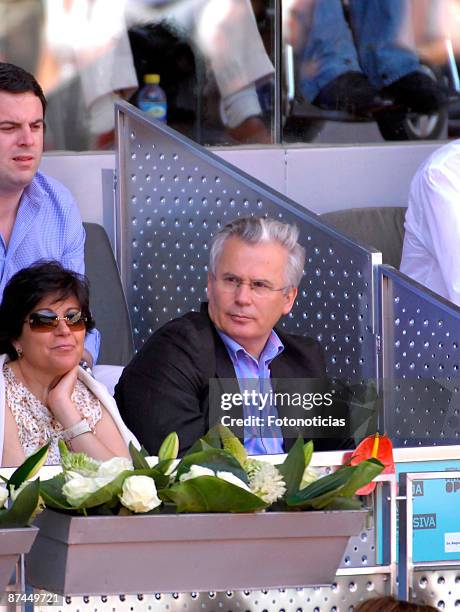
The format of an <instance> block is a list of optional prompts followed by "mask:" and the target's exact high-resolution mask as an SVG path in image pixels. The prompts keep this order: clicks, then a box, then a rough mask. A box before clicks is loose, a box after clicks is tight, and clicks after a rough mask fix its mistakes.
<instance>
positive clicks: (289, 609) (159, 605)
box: [36, 560, 389, 612]
mask: <svg viewBox="0 0 460 612" xmlns="http://www.w3.org/2000/svg"><path fill="white" fill-rule="evenodd" d="M311 561H312V562H313V561H314V560H311ZM388 593H389V583H388V579H387V576H384V575H381V574H375V575H373V576H341V577H340V578H337V580H336V582H335V583H334V584H333V585H331V586H328V587H324V586H323V587H316V588H310V589H280V590H275V589H272V590H264V591H238V592H233V591H228V592H227V593H175V594H169V593H166V594H165V593H163V594H160V593H157V594H156V595H139V596H135V595H126V596H121V597H118V596H117V597H100V596H99V597H98V596H94V597H87V598H83V597H72V598H68V600H67V601H66V602H65V603H64V605H62V606H59V607H56V608H53V610H55V611H56V612H59V611H60V610H62V612H76V611H77V610H79V611H80V612H125V611H126V612H130V611H135V612H138V611H139V612H140V611H152V612H353V608H354V605H356V604H357V603H358V602H360V601H364V600H365V599H369V598H371V597H377V596H378V595H387V594H388ZM36 609H37V610H40V608H36ZM46 610H49V608H46ZM43 612H45V608H43Z"/></svg>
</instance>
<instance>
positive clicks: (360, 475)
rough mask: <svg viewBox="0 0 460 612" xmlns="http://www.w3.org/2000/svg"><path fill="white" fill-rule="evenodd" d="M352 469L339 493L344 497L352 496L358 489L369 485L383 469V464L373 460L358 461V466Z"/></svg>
mask: <svg viewBox="0 0 460 612" xmlns="http://www.w3.org/2000/svg"><path fill="white" fill-rule="evenodd" d="M354 467H355V468H356V469H355V470H354V472H353V473H352V475H351V477H350V479H349V481H348V482H347V483H346V485H345V486H344V488H343V490H342V492H341V495H343V496H345V497H348V496H349V497H351V496H352V495H354V494H355V493H356V491H357V490H358V489H360V488H361V487H364V485H367V484H369V483H370V482H371V480H374V478H375V477H376V476H378V475H379V474H380V472H382V471H383V470H384V469H385V466H384V465H383V463H381V462H380V461H379V460H378V459H373V458H371V459H367V460H366V461H360V462H359V463H358V465H356V466H354Z"/></svg>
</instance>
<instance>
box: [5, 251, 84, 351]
mask: <svg viewBox="0 0 460 612" xmlns="http://www.w3.org/2000/svg"><path fill="white" fill-rule="evenodd" d="M49 295H56V301H60V300H65V299H66V298H68V297H70V296H73V297H75V298H76V300H77V301H78V303H79V305H80V310H81V312H82V315H83V316H84V317H86V318H87V321H86V331H89V330H91V329H93V328H94V325H95V324H94V319H93V317H92V315H91V312H90V309H89V284H88V280H87V278H86V277H85V276H82V275H81V274H77V273H76V272H74V271H73V270H67V269H66V268H64V267H63V266H62V265H61V264H60V263H59V262H58V261H46V262H43V261H39V262H37V263H35V264H33V265H32V266H30V267H29V268H24V269H22V270H20V271H19V272H17V273H16V274H15V275H14V276H12V277H11V278H10V280H9V281H8V284H7V285H6V287H5V291H4V292H3V300H2V303H1V304H0V353H7V354H8V356H9V357H10V359H11V360H15V359H17V358H18V354H17V352H16V349H15V348H14V346H13V342H12V341H13V340H17V338H19V336H20V335H21V333H22V327H23V325H24V321H25V320H26V318H27V315H28V314H30V313H31V312H32V311H33V310H34V308H35V307H36V306H37V304H38V303H39V302H40V300H42V299H43V298H45V297H47V296H49Z"/></svg>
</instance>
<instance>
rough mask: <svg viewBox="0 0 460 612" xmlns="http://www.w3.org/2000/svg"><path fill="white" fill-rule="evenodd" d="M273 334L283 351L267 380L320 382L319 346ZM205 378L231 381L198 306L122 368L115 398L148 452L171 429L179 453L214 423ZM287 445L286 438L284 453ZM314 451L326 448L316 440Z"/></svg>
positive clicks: (161, 331) (221, 352) (223, 354)
mask: <svg viewBox="0 0 460 612" xmlns="http://www.w3.org/2000/svg"><path fill="white" fill-rule="evenodd" d="M276 332H277V334H278V335H279V337H280V339H281V341H282V342H283V344H284V351H283V352H282V353H281V354H280V355H279V356H277V357H276V358H275V359H274V360H273V361H272V362H271V364H270V371H271V376H272V378H274V379H275V378H279V379H283V378H303V379H305V378H316V379H321V378H322V379H324V378H325V376H326V369H325V363H324V357H323V352H322V349H321V346H320V345H319V344H318V342H316V341H315V340H313V339H311V338H306V337H304V336H296V335H292V334H284V333H283V332H280V331H279V330H276ZM210 378H218V379H222V378H227V379H229V378H234V379H235V380H236V378H235V370H234V368H233V364H232V362H231V359H230V356H229V354H228V352H227V349H226V347H225V345H224V343H223V342H222V340H221V338H220V336H219V334H218V333H217V331H216V329H215V327H214V325H213V323H212V321H211V320H210V318H209V316H208V312H207V305H206V304H203V306H202V309H201V312H189V313H187V314H186V315H184V316H182V317H180V318H178V319H174V320H173V321H170V322H169V323H166V325H164V326H163V327H161V328H160V329H159V330H157V331H156V332H155V333H154V334H153V335H152V336H151V337H150V338H149V340H148V341H147V342H146V343H145V345H144V346H143V347H142V349H141V350H140V351H139V352H138V353H137V355H136V356H135V357H134V358H133V359H132V361H131V362H130V363H129V364H128V365H127V366H126V368H125V369H124V371H123V374H122V376H121V378H120V381H119V383H118V384H117V386H116V388H115V399H116V401H117V404H118V407H119V409H120V413H121V416H122V417H123V420H124V421H125V423H126V425H127V426H128V427H129V429H131V431H132V432H133V433H134V434H135V435H136V437H137V438H138V440H139V441H140V442H141V444H143V445H144V446H145V448H146V449H147V450H148V451H149V452H150V453H152V454H157V453H158V449H159V446H160V444H161V442H162V441H163V439H164V438H165V437H166V436H167V435H168V434H169V433H170V432H172V431H176V432H177V433H178V435H179V440H180V450H181V452H184V451H185V450H187V449H188V448H190V446H192V444H193V443H194V442H195V441H196V440H198V439H199V438H200V437H202V436H203V435H204V434H205V433H206V432H207V430H208V429H209V427H210V426H212V425H214V422H212V420H211V422H210V413H209V379H210ZM235 390H236V391H237V392H238V387H236V389H235ZM290 442H291V444H292V442H293V440H291V441H290ZM289 446H290V444H289V442H288V441H287V440H285V449H286V448H288V447H289ZM332 447H333V448H334V445H332ZM315 448H316V449H317V450H320V448H321V449H322V450H326V449H327V448H331V446H330V445H329V446H327V444H326V445H325V444H324V442H323V443H321V441H320V442H319V444H316V443H315Z"/></svg>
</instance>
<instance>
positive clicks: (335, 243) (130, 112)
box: [117, 103, 381, 379]
mask: <svg viewBox="0 0 460 612" xmlns="http://www.w3.org/2000/svg"><path fill="white" fill-rule="evenodd" d="M117 131H118V143H119V151H118V170H117V172H118V192H119V197H118V202H119V210H118V216H119V226H118V236H119V249H118V254H119V261H120V262H121V273H122V278H123V281H124V285H125V288H126V291H127V300H128V305H129V308H130V312H131V316H132V321H133V328H134V338H135V344H136V346H137V348H139V347H140V346H141V345H142V343H143V342H144V341H145V340H146V339H147V338H148V337H149V335H150V334H151V333H152V332H153V331H154V330H155V329H157V328H158V327H160V326H161V325H163V324H164V323H166V322H167V321H169V320H170V319H172V318H174V317H177V316H180V315H182V314H184V313H186V312H187V311H189V310H192V309H193V310H196V309H198V308H199V303H200V301H202V300H203V299H205V288H206V281H207V263H208V253H209V245H210V241H211V237H212V236H213V234H214V233H215V232H216V231H217V230H218V229H219V228H221V227H222V226H223V225H225V223H227V222H228V221H230V220H232V219H234V218H236V217H239V216H247V215H259V216H270V217H275V218H278V219H282V220H284V221H287V222H295V223H296V224H297V225H298V227H299V229H300V242H301V243H302V244H303V245H304V246H305V247H306V249H307V264H306V268H305V276H304V278H303V281H302V283H301V286H300V288H299V297H298V300H297V303H296V305H295V307H294V308H293V310H292V312H291V313H290V315H289V316H288V317H287V318H286V319H285V320H284V321H283V323H282V325H283V326H284V327H285V328H286V330H287V331H290V332H295V333H299V334H306V335H310V336H313V337H315V338H317V339H318V340H319V341H320V342H321V344H322V345H323V347H324V350H325V352H326V356H327V367H328V371H329V374H330V375H332V376H335V377H337V378H348V379H370V378H375V376H376V347H375V334H374V327H375V312H374V309H375V305H374V303H373V296H374V295H375V292H374V283H375V271H376V267H377V264H378V263H380V262H381V255H380V253H378V252H376V251H371V250H368V249H366V248H364V247H362V246H360V245H358V244H357V243H355V242H353V241H351V240H349V239H347V238H344V237H343V236H342V235H341V234H340V233H339V232H337V230H335V229H333V228H332V227H330V226H328V225H326V224H325V223H324V222H322V221H320V220H319V218H318V217H317V215H315V214H314V213H311V212H309V211H307V210H305V209H304V208H302V207H301V206H299V205H297V204H296V203H295V202H292V201H291V200H289V199H287V198H285V197H284V196H282V195H280V194H278V193H277V192H275V191H273V190H271V189H269V188H268V187H265V186H264V185H262V184H261V183H259V182H258V181H256V180H255V179H253V178H251V177H249V176H248V175H246V174H244V173H243V172H242V171H240V170H238V169H237V168H235V167H234V166H231V165H230V164H228V163H226V162H224V161H223V160H221V159H220V158H219V157H217V156H216V155H214V154H213V153H211V152H209V151H207V150H205V149H204V148H203V147H200V146H199V145H197V144H196V143H194V142H192V141H190V140H188V139H186V138H184V137H183V136H181V135H179V134H177V133H176V132H174V131H173V130H171V129H169V128H168V127H166V126H162V125H159V124H158V123H154V122H152V121H151V120H149V119H148V118H146V117H145V115H144V114H142V113H141V112H140V111H138V110H137V109H135V108H133V107H132V106H130V105H128V104H124V103H121V104H119V105H117ZM306 189H308V169H306Z"/></svg>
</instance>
